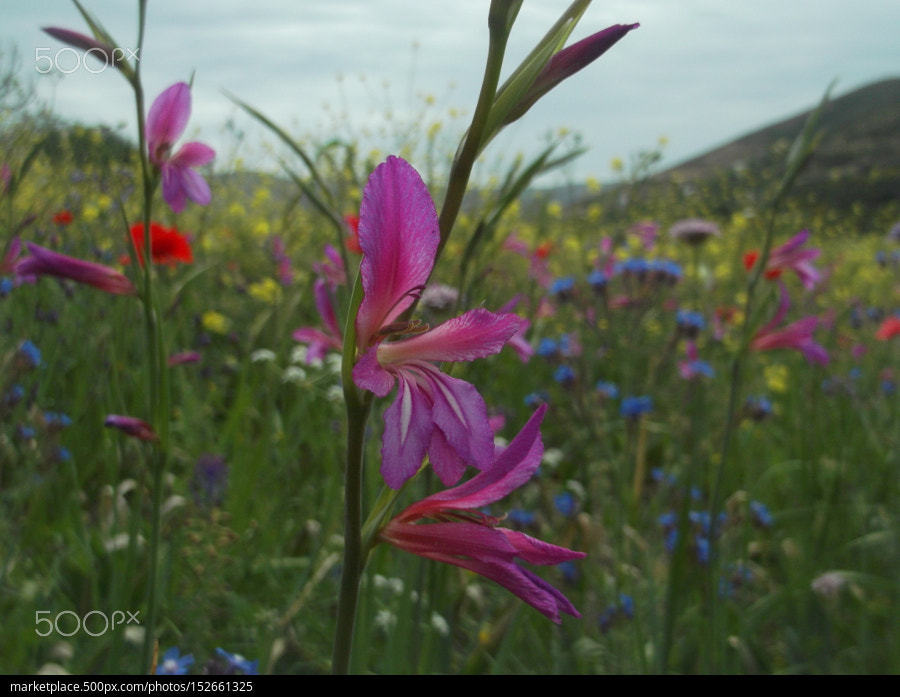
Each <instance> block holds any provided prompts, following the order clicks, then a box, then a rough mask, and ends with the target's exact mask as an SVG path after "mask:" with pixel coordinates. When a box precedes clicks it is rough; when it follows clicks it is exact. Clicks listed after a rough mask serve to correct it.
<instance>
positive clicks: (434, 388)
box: [418, 363, 494, 470]
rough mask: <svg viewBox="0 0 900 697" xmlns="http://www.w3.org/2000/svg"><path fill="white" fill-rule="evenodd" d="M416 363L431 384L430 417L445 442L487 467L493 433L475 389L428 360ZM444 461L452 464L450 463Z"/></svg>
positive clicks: (468, 459)
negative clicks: (444, 438) (419, 363)
mask: <svg viewBox="0 0 900 697" xmlns="http://www.w3.org/2000/svg"><path fill="white" fill-rule="evenodd" d="M418 367H419V369H420V374H421V375H423V376H425V378H426V379H427V380H428V382H429V384H430V387H431V400H432V405H433V407H432V409H433V411H432V415H431V418H432V419H433V420H434V424H435V426H437V427H438V428H439V429H440V430H441V432H442V433H443V434H444V436H445V437H446V439H447V443H448V444H449V445H450V447H451V448H453V450H455V451H456V453H457V454H458V455H459V457H460V458H462V460H463V461H464V462H467V463H469V464H470V465H472V466H473V467H476V468H477V469H482V470H483V469H485V468H487V467H489V466H490V464H491V459H492V457H493V454H494V434H493V431H491V424H490V422H489V421H488V415H487V407H486V406H485V404H484V399H482V397H481V395H480V394H479V393H478V390H476V389H475V387H474V386H472V385H470V384H469V383H468V382H465V381H464V380H458V379H456V378H451V377H450V376H449V375H447V374H446V373H444V372H442V371H441V370H440V369H438V368H437V367H435V366H433V365H431V364H430V363H423V364H421V365H420V366H418ZM447 465H448V467H451V468H452V465H451V464H450V463H447ZM438 467H439V468H440V467H441V465H440V464H438Z"/></svg>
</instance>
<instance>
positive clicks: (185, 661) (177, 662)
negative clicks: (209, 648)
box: [156, 646, 194, 675]
mask: <svg viewBox="0 0 900 697" xmlns="http://www.w3.org/2000/svg"><path fill="white" fill-rule="evenodd" d="M193 663H194V656H193V654H187V655H186V656H181V655H180V652H179V651H178V649H177V648H176V647H174V646H173V647H172V648H171V649H169V650H168V651H166V652H165V653H164V654H163V656H162V660H161V661H160V662H159V664H158V665H157V666H156V674H157V675H187V669H188V668H189V667H190V666H191V665H193Z"/></svg>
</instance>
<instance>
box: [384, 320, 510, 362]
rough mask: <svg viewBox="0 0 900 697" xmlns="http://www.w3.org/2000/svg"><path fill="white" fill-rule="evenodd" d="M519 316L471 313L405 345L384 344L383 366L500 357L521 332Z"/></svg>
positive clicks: (406, 342) (445, 323)
mask: <svg viewBox="0 0 900 697" xmlns="http://www.w3.org/2000/svg"><path fill="white" fill-rule="evenodd" d="M521 324H522V320H521V319H519V318H518V317H517V316H516V315H512V314H506V315H495V314H494V313H493V312H489V311H488V310H485V309H481V308H479V309H476V310H469V311H468V312H466V313H465V314H463V315H460V316H459V317H455V318H453V319H451V320H447V321H446V322H444V323H443V324H441V325H439V326H437V327H435V328H434V329H432V330H430V331H427V332H425V333H423V334H417V335H416V336H413V337H412V338H409V339H404V340H403V341H392V342H384V343H382V344H381V345H380V346H379V347H378V360H379V361H381V363H382V365H385V366H386V365H390V364H396V363H405V362H408V361H410V360H414V359H418V360H424V361H471V360H474V359H476V358H484V357H485V356H490V355H492V354H495V353H499V352H500V349H502V348H503V346H504V344H506V342H507V341H509V339H511V338H512V337H513V335H514V334H515V333H516V332H518V331H519V328H520V327H521Z"/></svg>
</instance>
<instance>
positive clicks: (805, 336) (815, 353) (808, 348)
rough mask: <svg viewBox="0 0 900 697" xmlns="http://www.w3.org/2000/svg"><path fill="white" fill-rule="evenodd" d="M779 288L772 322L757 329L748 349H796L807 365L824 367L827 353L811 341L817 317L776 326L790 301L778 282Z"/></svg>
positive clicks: (782, 318) (785, 312)
mask: <svg viewBox="0 0 900 697" xmlns="http://www.w3.org/2000/svg"><path fill="white" fill-rule="evenodd" d="M778 285H779V286H780V288H781V300H780V302H779V304H778V310H777V311H776V312H775V316H774V317H773V318H772V320H771V321H770V322H769V323H768V324H766V325H764V326H762V327H760V328H759V330H758V331H757V332H756V336H755V337H754V338H753V340H752V341H751V342H750V348H751V349H753V350H755V351H768V350H771V349H797V350H798V351H800V352H801V353H803V355H804V356H805V357H806V360H807V361H808V362H809V363H818V364H820V365H826V364H827V363H828V352H827V351H826V350H825V349H824V348H823V347H822V346H820V345H819V344H817V343H816V342H815V341H814V340H813V336H812V335H813V332H814V331H815V330H816V327H817V326H818V325H819V320H818V318H817V317H815V316H813V315H810V316H808V317H804V318H803V319H799V320H797V321H796V322H793V323H791V324H789V325H787V326H785V327H782V328H781V329H778V328H777V327H778V325H779V324H781V322H782V321H783V320H784V316H785V315H786V314H787V311H788V308H789V307H790V306H791V300H790V298H789V297H788V294H787V289H786V288H785V287H784V283H782V282H781V281H779V282H778Z"/></svg>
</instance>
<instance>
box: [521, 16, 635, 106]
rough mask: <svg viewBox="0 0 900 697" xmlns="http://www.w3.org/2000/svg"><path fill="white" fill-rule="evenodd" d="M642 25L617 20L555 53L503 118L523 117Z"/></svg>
mask: <svg viewBox="0 0 900 697" xmlns="http://www.w3.org/2000/svg"><path fill="white" fill-rule="evenodd" d="M639 26H640V25H639V24H614V25H613V26H611V27H607V28H606V29H604V30H603V31H598V32H597V33H596V34H592V35H591V36H588V37H587V38H585V39H582V40H581V41H578V42H576V43H574V44H572V45H571V46H567V47H566V48H564V49H562V50H561V51H558V52H557V53H555V54H554V55H553V57H552V58H551V59H550V60H549V61H548V62H547V65H545V66H544V69H543V70H542V71H541V72H540V74H539V75H538V76H537V78H535V80H534V83H532V85H531V87H530V88H529V89H528V91H527V92H526V93H525V95H524V96H523V97H522V99H521V100H520V101H519V103H518V104H516V106H515V107H513V109H512V110H511V111H510V113H509V115H508V116H507V117H506V118H505V119H504V123H505V124H509V123H512V122H513V121H515V120H516V119H519V118H521V117H522V116H523V115H524V114H525V112H527V111H528V110H529V109H530V108H531V107H532V106H533V105H534V104H535V102H537V101H538V100H539V99H540V98H541V97H543V96H544V95H545V94H547V92H549V91H550V90H552V89H553V88H554V87H556V86H557V85H558V84H559V83H561V82H562V81H563V80H566V79H568V78H569V77H571V76H572V75H574V74H575V73H577V72H578V71H579V70H581V69H582V68H586V67H587V66H588V65H590V64H591V63H593V62H594V61H595V60H597V59H598V58H599V57H600V56H602V55H603V54H604V53H606V52H607V51H608V50H609V49H610V48H612V47H613V46H614V45H615V44H616V42H617V41H619V39H621V38H622V37H623V36H625V35H626V34H627V33H628V32H630V31H631V30H632V29H636V28H637V27H639Z"/></svg>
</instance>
